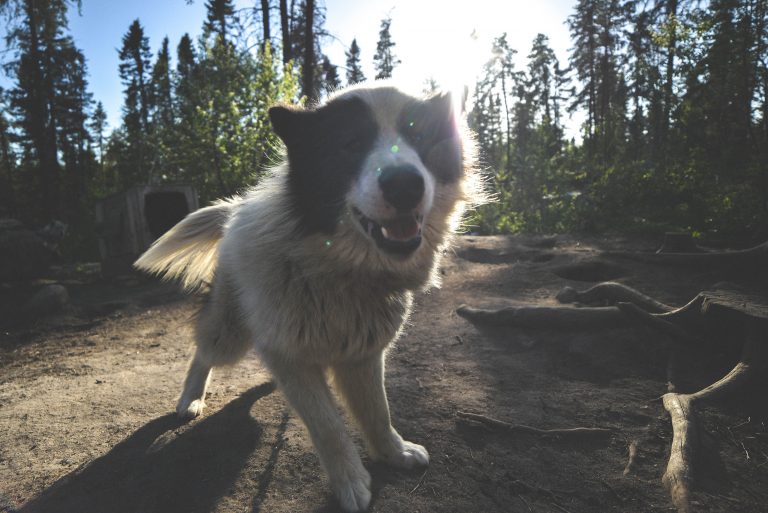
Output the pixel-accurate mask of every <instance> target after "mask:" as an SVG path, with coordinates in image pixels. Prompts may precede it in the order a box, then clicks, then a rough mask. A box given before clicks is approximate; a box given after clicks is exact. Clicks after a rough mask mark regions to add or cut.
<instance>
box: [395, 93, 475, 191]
mask: <svg viewBox="0 0 768 513" xmlns="http://www.w3.org/2000/svg"><path fill="white" fill-rule="evenodd" d="M397 129H398V132H399V133H400V135H401V136H402V137H403V139H405V140H406V141H408V143H409V144H410V145H411V146H413V148H414V149H415V150H416V151H417V152H418V154H419V157H420V158H421V161H422V162H423V163H424V165H425V166H426V167H427V169H429V171H430V172H431V173H432V175H433V176H434V177H435V178H436V179H437V180H438V181H440V182H443V183H449V182H454V181H456V180H458V179H459V178H461V175H462V173H463V165H462V155H461V138H460V136H459V131H458V128H457V126H456V120H455V119H454V115H453V106H452V104H451V97H450V95H447V94H446V95H440V96H434V97H432V98H429V99H427V100H423V101H420V100H414V101H413V102H411V103H409V104H408V105H407V106H406V107H405V108H404V109H403V111H402V112H401V113H400V116H399V117H398V121H397Z"/></svg>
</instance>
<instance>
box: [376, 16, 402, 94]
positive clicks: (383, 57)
mask: <svg viewBox="0 0 768 513" xmlns="http://www.w3.org/2000/svg"><path fill="white" fill-rule="evenodd" d="M391 25H392V18H384V19H383V20H381V30H379V41H378V43H376V54H375V55H374V56H373V63H374V67H375V68H376V76H375V77H374V78H375V79H376V80H379V79H385V78H391V77H392V71H393V70H394V69H395V66H397V65H398V64H400V62H401V61H400V60H399V59H398V58H397V57H396V56H395V54H394V52H393V50H392V49H393V48H394V47H395V42H394V41H392V35H391V34H390V32H389V28H390V26H391Z"/></svg>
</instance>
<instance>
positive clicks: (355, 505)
mask: <svg viewBox="0 0 768 513" xmlns="http://www.w3.org/2000/svg"><path fill="white" fill-rule="evenodd" d="M331 486H332V487H333V492H334V494H335V495H336V498H337V499H338V500H339V504H340V505H341V508H342V509H343V510H344V511H347V512H350V513H357V512H361V511H365V510H367V509H368V505H369V504H370V502H371V475H370V474H369V473H368V471H367V470H365V468H360V469H357V470H354V471H351V472H349V473H348V474H347V475H345V476H343V477H339V478H337V479H334V480H333V482H332V483H331Z"/></svg>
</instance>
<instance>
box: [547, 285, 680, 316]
mask: <svg viewBox="0 0 768 513" xmlns="http://www.w3.org/2000/svg"><path fill="white" fill-rule="evenodd" d="M555 297H556V298H557V300H558V301H560V302H561V303H575V302H579V303H584V304H594V303H600V302H607V303H608V304H616V303H619V302H621V303H634V304H636V305H638V306H639V307H640V308H642V309H643V310H645V311H648V312H651V313H663V312H669V311H671V310H674V308H673V307H671V306H669V305H665V304H664V303H662V302H660V301H657V300H655V299H653V298H652V297H650V296H646V295H645V294H643V293H642V292H640V291H639V290H636V289H633V288H632V287H628V286H626V285H623V284H621V283H616V282H613V281H606V282H603V283H598V284H597V285H595V286H593V287H590V288H588V289H587V290H584V291H581V292H579V291H577V290H576V289H574V288H572V287H563V288H562V290H560V292H558V293H557V296H555Z"/></svg>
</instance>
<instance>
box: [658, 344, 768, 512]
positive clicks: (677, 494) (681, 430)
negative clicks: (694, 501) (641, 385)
mask: <svg viewBox="0 0 768 513" xmlns="http://www.w3.org/2000/svg"><path fill="white" fill-rule="evenodd" d="M760 345H761V342H758V341H756V340H755V339H754V338H747V340H746V341H745V343H744V349H743V354H742V358H741V360H740V361H739V363H737V364H736V366H735V367H734V368H733V369H731V371H730V372H729V373H728V374H727V375H725V376H724V377H723V378H722V379H720V380H718V381H716V382H715V383H713V384H711V385H709V386H708V387H706V388H703V389H701V390H699V391H698V392H696V393H694V394H679V393H668V394H665V395H664V396H663V398H662V401H663V404H664V409H665V410H667V412H668V413H669V417H670V419H671V421H672V446H671V449H670V453H669V462H668V463H667V469H666V471H665V472H664V475H663V476H662V478H661V481H662V483H663V484H664V486H665V487H666V488H667V490H668V491H669V494H670V496H671V498H672V503H673V504H674V505H675V507H676V508H677V511H678V513H689V512H690V511H691V505H690V487H691V484H692V483H693V478H694V473H693V467H694V464H695V461H696V454H697V452H698V448H699V430H698V420H697V415H696V405H697V404H698V403H703V402H708V401H713V400H716V399H718V398H722V397H725V396H727V395H728V394H730V393H731V392H733V391H734V390H737V389H739V388H741V387H742V386H743V385H744V383H745V382H746V381H748V380H749V379H750V378H751V377H752V376H753V375H754V374H755V370H754V369H755V366H754V364H753V363H752V360H753V359H754V357H755V354H756V353H757V352H760V353H763V352H764V351H765V350H764V348H762V347H759V346H760Z"/></svg>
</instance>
